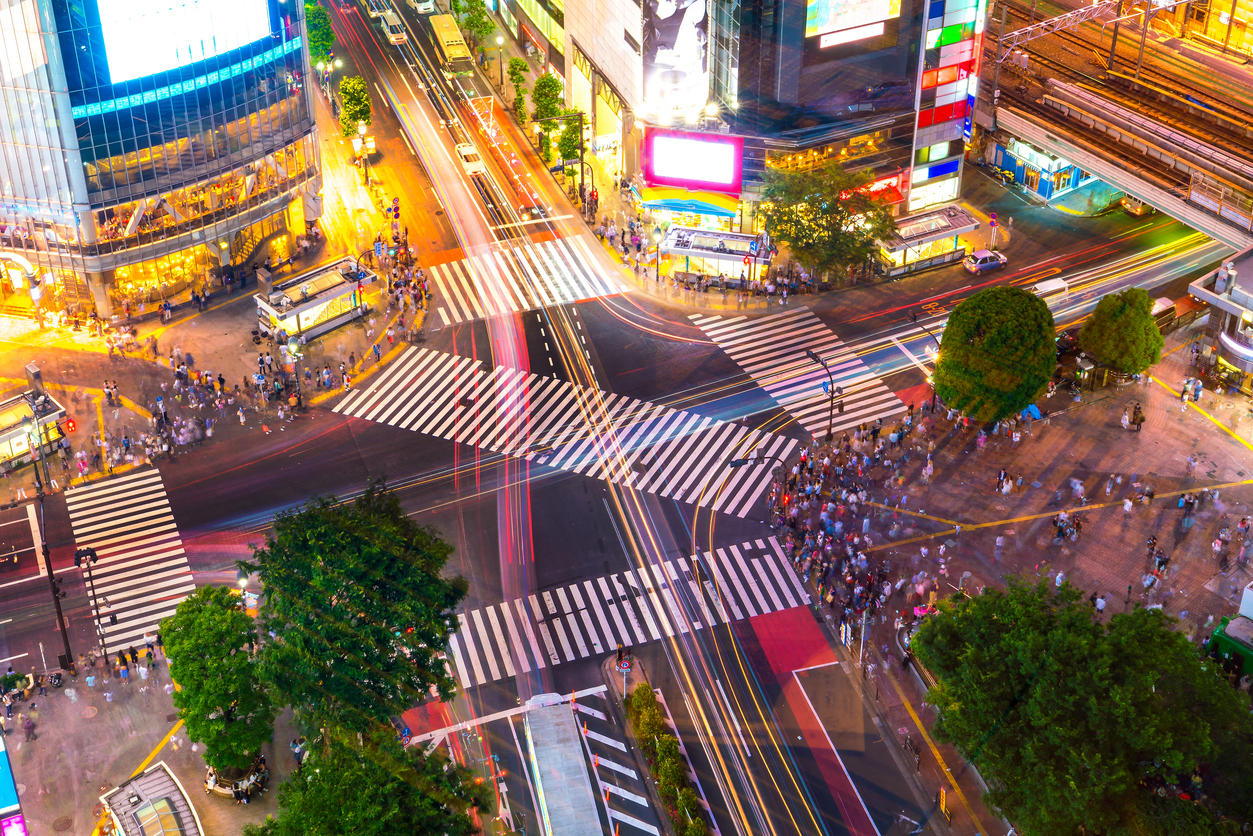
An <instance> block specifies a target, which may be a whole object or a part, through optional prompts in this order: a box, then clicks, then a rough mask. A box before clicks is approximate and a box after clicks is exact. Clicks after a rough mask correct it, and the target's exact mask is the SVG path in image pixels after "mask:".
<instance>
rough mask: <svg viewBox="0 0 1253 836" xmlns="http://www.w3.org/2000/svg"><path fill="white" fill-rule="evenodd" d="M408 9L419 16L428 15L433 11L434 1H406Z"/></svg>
mask: <svg viewBox="0 0 1253 836" xmlns="http://www.w3.org/2000/svg"><path fill="white" fill-rule="evenodd" d="M406 2H408V4H409V8H411V9H413V10H414V11H416V12H417V13H418V14H420V15H429V14H432V13H433V12H434V11H435V0H406Z"/></svg>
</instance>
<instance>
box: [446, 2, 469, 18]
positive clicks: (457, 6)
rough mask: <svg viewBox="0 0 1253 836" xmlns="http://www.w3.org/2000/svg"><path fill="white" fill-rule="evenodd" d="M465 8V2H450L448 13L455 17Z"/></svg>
mask: <svg viewBox="0 0 1253 836" xmlns="http://www.w3.org/2000/svg"><path fill="white" fill-rule="evenodd" d="M464 8H465V0H448V11H449V12H450V13H451V14H453V15H459V14H461V12H462V10H463V9H464Z"/></svg>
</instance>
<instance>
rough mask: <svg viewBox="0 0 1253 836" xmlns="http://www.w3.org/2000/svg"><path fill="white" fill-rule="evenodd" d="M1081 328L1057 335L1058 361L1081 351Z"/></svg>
mask: <svg viewBox="0 0 1253 836" xmlns="http://www.w3.org/2000/svg"><path fill="white" fill-rule="evenodd" d="M1079 330H1080V328H1079V326H1078V325H1075V326H1073V327H1071V328H1067V329H1066V330H1065V331H1062V332H1061V333H1060V334H1058V335H1057V359H1058V360H1060V359H1062V358H1063V357H1065V356H1066V355H1068V354H1074V353H1076V352H1078V351H1079Z"/></svg>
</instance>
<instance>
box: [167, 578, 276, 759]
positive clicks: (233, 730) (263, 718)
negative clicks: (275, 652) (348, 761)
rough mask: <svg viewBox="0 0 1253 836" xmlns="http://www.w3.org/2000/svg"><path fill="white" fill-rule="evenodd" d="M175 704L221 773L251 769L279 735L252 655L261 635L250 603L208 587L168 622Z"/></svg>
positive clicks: (192, 736) (189, 732) (192, 735)
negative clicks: (267, 744) (248, 606)
mask: <svg viewBox="0 0 1253 836" xmlns="http://www.w3.org/2000/svg"><path fill="white" fill-rule="evenodd" d="M161 637H162V639H163V640H164V641H165V650H166V653H167V654H168V658H169V660H170V676H171V677H173V679H174V681H175V682H177V683H178V684H179V686H180V688H181V690H177V691H175V692H174V707H175V708H177V709H178V713H179V716H180V717H181V718H182V720H183V724H184V726H185V727H186V729H187V736H188V738H190V739H191V740H195V741H198V742H200V743H203V744H204V745H205V753H204V759H205V763H207V764H209V765H210V766H212V767H213V768H215V769H219V770H221V769H226V768H235V769H246V768H247V767H248V765H249V764H250V763H251V762H252V760H253V758H255V757H256V755H257V752H259V751H260V750H261V744H263V743H265V742H266V741H268V740H269V739H270V738H271V737H273V735H274V705H273V703H272V702H271V701H270V697H269V694H268V693H267V691H266V689H265V686H264V684H263V683H262V681H261V679H260V678H259V676H258V666H257V664H256V662H255V661H254V659H253V658H252V656H251V655H250V653H249V651H250V650H251V649H252V648H253V647H254V645H255V643H256V640H257V636H256V628H255V625H254V624H253V621H252V618H250V617H249V616H248V614H247V613H246V612H245V611H244V609H243V599H242V598H240V597H239V596H238V595H235V594H234V593H233V592H232V590H230V589H228V588H225V587H220V586H202V587H200V588H199V589H197V590H196V591H195V592H193V593H192V594H191V595H189V596H188V597H187V598H185V599H184V600H183V601H181V602H180V603H179V605H178V608H177V609H175V611H174V615H171V616H170V617H168V618H166V619H164V620H163V621H162V622H161Z"/></svg>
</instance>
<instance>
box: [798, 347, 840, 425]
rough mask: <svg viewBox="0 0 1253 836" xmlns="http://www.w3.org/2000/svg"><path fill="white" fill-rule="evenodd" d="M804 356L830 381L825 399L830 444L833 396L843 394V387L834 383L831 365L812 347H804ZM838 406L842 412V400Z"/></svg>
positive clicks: (833, 417)
mask: <svg viewBox="0 0 1253 836" xmlns="http://www.w3.org/2000/svg"><path fill="white" fill-rule="evenodd" d="M805 356H806V357H808V358H809V359H810V360H813V361H814V362H815V363H817V364H818V365H820V366H822V369H823V371H825V372H826V373H827V381H828V382H829V383H830V387H829V388H828V390H827V391H828V393H829V394H830V397H829V398H828V400H827V444H830V443H831V441H832V440H833V439H834V438H835V406H836V404H835V398H836V395H843V394H844V387H843V386H836V385H835V376H834V375H833V374H831V367H830V366H828V365H827V361H826V360H824V359H823V358H821V357H819V356H818V355H817V354H815V353H814V351H813V349H811V348H807V349H805ZM839 406H840V413H841V414H842V413H843V412H844V401H842V400H841V401H840V404H839Z"/></svg>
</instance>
